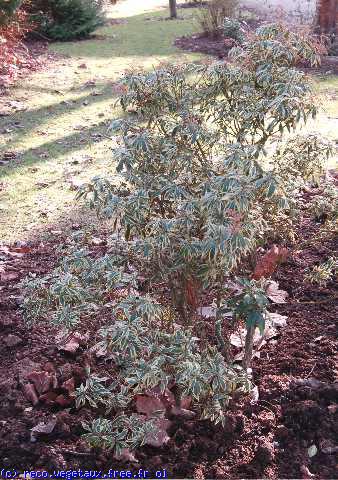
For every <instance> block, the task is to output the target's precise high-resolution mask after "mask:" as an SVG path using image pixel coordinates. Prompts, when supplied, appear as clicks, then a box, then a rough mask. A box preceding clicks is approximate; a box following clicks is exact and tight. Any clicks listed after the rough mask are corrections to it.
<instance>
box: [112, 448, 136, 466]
mask: <svg viewBox="0 0 338 480" xmlns="http://www.w3.org/2000/svg"><path fill="white" fill-rule="evenodd" d="M114 458H115V459H116V460H118V461H121V462H123V461H124V462H133V463H138V460H137V458H136V457H135V455H134V454H133V453H132V452H131V451H130V450H129V448H122V450H121V453H120V454H119V455H117V454H116V453H115V454H114Z"/></svg>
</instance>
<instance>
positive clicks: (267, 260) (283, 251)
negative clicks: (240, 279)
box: [252, 245, 288, 280]
mask: <svg viewBox="0 0 338 480" xmlns="http://www.w3.org/2000/svg"><path fill="white" fill-rule="evenodd" d="M287 257H288V250H287V248H285V247H279V246H277V245H273V246H272V247H271V248H270V250H268V252H266V254H265V255H263V257H261V258H260V259H259V260H258V262H257V265H256V268H255V271H254V273H253V275H252V278H253V279H254V280H259V279H260V278H262V277H265V278H268V277H270V276H271V275H272V274H273V273H274V271H275V270H276V268H277V266H278V265H279V264H280V263H281V262H283V261H285V260H286V258H287Z"/></svg>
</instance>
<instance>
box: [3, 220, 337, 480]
mask: <svg viewBox="0 0 338 480" xmlns="http://www.w3.org/2000/svg"><path fill="white" fill-rule="evenodd" d="M319 228H320V224H316V223H314V222H313V221H312V220H310V219H309V218H307V217H306V216H305V217H304V218H303V219H302V221H301V224H300V225H299V226H298V231H299V235H300V236H301V239H302V240H304V241H305V240H307V241H310V240H313V239H316V235H317V233H318V230H319ZM65 241H66V238H63V235H62V234H60V232H59V233H58V234H57V235H56V236H55V241H50V242H49V243H46V244H42V243H32V244H20V245H16V246H11V247H10V248H9V249H6V248H2V249H1V251H0V262H1V263H0V267H1V268H0V278H1V280H0V334H1V342H0V425H1V429H0V458H1V464H2V468H5V469H6V468H8V469H9V468H12V469H16V470H32V469H34V470H47V471H49V472H51V471H52V470H53V469H62V470H67V469H73V470H75V469H79V468H82V469H97V470H103V471H107V470H108V469H110V468H114V469H116V470H117V469H122V468H123V467H125V468H128V469H130V470H132V471H133V472H135V471H136V472H137V471H138V470H139V469H140V468H143V469H144V470H149V471H156V470H160V469H163V468H165V469H167V472H168V477H169V478H196V479H204V478H220V479H223V478H232V479H233V478H238V479H243V478H269V479H274V478H318V479H319V478H321V479H323V478H327V479H329V478H335V477H336V462H335V455H334V453H333V452H334V448H336V447H335V444H334V441H335V439H337V436H338V435H337V434H338V422H337V399H338V384H337V371H336V370H335V368H336V364H335V352H336V332H337V330H336V327H337V325H336V320H337V318H338V315H337V313H338V312H337V302H336V299H337V289H336V285H335V284H334V282H331V283H330V284H329V285H328V286H327V287H325V288H324V287H321V288H319V287H316V286H311V285H309V284H305V283H304V281H303V278H304V270H305V269H306V268H308V267H312V266H313V265H314V264H317V263H319V262H322V261H323V260H324V259H325V258H327V257H328V256H330V255H332V254H333V252H334V251H337V246H338V242H337V240H334V239H332V238H331V239H327V240H326V241H324V242H323V241H318V242H314V243H313V244H311V243H308V244H307V245H306V246H305V247H304V248H303V249H297V250H295V249H294V250H293V251H292V254H291V255H290V257H289V259H288V261H287V262H286V263H285V264H283V265H282V266H281V267H280V269H279V270H278V271H277V273H276V275H275V276H274V279H275V280H277V281H278V282H279V283H280V287H281V288H283V289H285V290H287V291H288V293H289V299H288V303H286V304H283V305H279V306H278V307H276V308H275V311H277V312H278V313H280V314H283V315H287V317H288V320H287V325H286V327H284V328H283V329H282V330H281V331H280V335H279V337H278V338H277V339H276V340H273V341H270V342H268V344H267V345H266V346H265V347H264V348H263V349H262V350H261V356H260V358H259V359H256V360H254V362H253V375H254V382H255V384H256V385H257V387H258V396H256V397H255V398H254V396H250V397H248V398H245V399H242V400H240V401H239V403H234V404H232V405H231V406H230V408H229V411H228V413H227V422H226V426H225V428H222V427H221V426H217V427H215V426H213V425H212V424H211V423H210V422H208V421H197V420H191V419H189V420H182V419H179V418H177V417H176V418H174V419H172V424H171V427H170V430H169V436H170V441H169V442H168V444H167V445H165V446H163V447H160V448H155V447H143V448H141V449H140V450H138V451H137V452H136V453H135V457H136V459H137V461H138V463H135V462H134V461H129V462H128V463H126V462H124V463H123V462H121V461H120V462H118V461H116V460H114V459H113V457H112V455H111V454H109V453H104V452H98V451H92V450H90V449H89V447H88V446H87V445H86V443H85V442H84V440H83V439H82V438H81V435H82V433H83V428H82V426H81V422H82V421H84V420H89V419H90V418H91V417H92V415H93V414H92V412H91V411H90V409H87V408H82V409H80V410H76V409H75V408H74V403H73V402H72V401H71V400H70V399H69V396H68V387H69V382H72V381H74V383H75V385H76V386H78V385H79V384H80V383H81V382H82V381H83V379H84V378H85V372H84V368H83V367H84V365H88V364H93V363H95V360H94V359H93V358H91V357H90V355H89V354H88V351H87V350H86V348H85V346H83V348H80V349H79V350H77V351H76V352H75V353H68V354H67V353H65V352H62V351H60V350H58V348H57V347H56V341H55V337H56V334H57V331H56V329H55V328H53V327H51V326H48V325H45V324H37V325H36V326H33V327H27V326H25V324H24V323H23V319H22V316H21V313H20V304H21V302H22V297H21V295H22V293H21V291H20V289H19V287H18V282H19V280H20V279H22V278H24V277H25V276H27V275H28V274H29V273H31V274H34V275H37V276H42V275H44V274H45V273H47V272H49V271H51V269H53V268H54V266H55V264H56V263H57V260H58V258H57V257H58V253H57V248H58V246H59V245H60V244H61V243H62V242H65ZM91 248H92V250H93V253H94V254H96V253H97V254H100V253H102V252H103V251H104V250H105V247H104V246H92V247H91ZM91 333H92V334H95V330H94V331H93V332H91ZM94 368H95V370H96V371H97V370H98V369H99V368H101V372H100V373H101V374H103V375H104V374H105V371H106V372H107V371H109V365H104V364H101V366H98V365H97V364H96V365H94ZM33 371H41V372H45V373H46V375H47V374H51V375H54V374H55V378H56V384H55V385H54V396H53V398H51V397H50V398H46V399H45V402H44V403H42V402H39V403H37V404H36V405H33V404H32V401H30V400H28V398H30V393H29V392H28V391H27V387H25V385H27V378H28V377H29V376H30V375H31V374H32V372H33ZM72 379H73V380H72ZM41 388H42V389H43V386H42V387H41ZM24 391H25V393H24ZM256 393H257V392H256ZM55 395H56V397H57V400H56V397H55ZM47 397H48V395H47ZM31 399H33V398H31ZM41 422H45V423H47V424H49V425H52V426H53V428H52V431H51V432H50V433H47V432H46V433H45V434H44V435H43V434H40V435H38V436H35V435H34V434H33V435H32V431H31V429H32V428H34V427H35V426H37V425H38V424H39V423H41ZM313 445H315V447H316V449H314V448H313ZM310 447H312V450H311V449H310V452H312V453H313V451H314V450H316V454H315V455H314V456H312V457H310V456H309V448H310Z"/></svg>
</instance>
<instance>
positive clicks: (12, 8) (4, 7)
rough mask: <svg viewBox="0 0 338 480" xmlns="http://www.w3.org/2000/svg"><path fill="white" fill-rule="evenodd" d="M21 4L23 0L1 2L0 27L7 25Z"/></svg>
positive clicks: (0, 0)
mask: <svg viewBox="0 0 338 480" xmlns="http://www.w3.org/2000/svg"><path fill="white" fill-rule="evenodd" d="M20 4H21V0H0V25H5V24H7V22H8V20H10V19H11V17H12V16H13V15H14V13H15V12H16V10H17V8H18V7H19V6H20Z"/></svg>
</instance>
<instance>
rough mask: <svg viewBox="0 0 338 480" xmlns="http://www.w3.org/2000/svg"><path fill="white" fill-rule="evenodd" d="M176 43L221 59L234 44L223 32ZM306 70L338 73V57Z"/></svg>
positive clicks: (195, 35)
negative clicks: (213, 35)
mask: <svg viewBox="0 0 338 480" xmlns="http://www.w3.org/2000/svg"><path fill="white" fill-rule="evenodd" d="M175 45H176V46H177V47H179V48H181V49H182V50H186V51H188V52H200V53H204V54H206V55H212V56H214V57H217V58H219V59H220V60H221V59H226V58H227V57H228V53H229V50H231V48H232V47H233V46H234V44H233V41H232V40H231V39H230V38H225V37H224V36H223V35H221V34H219V35H217V36H215V37H211V36H208V35H205V34H203V33H198V34H194V35H187V36H183V37H179V38H177V39H176V40H175ZM304 70H306V71H307V72H309V71H311V73H327V74H338V57H337V56H324V57H323V58H322V63H321V65H320V66H319V67H316V68H304Z"/></svg>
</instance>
